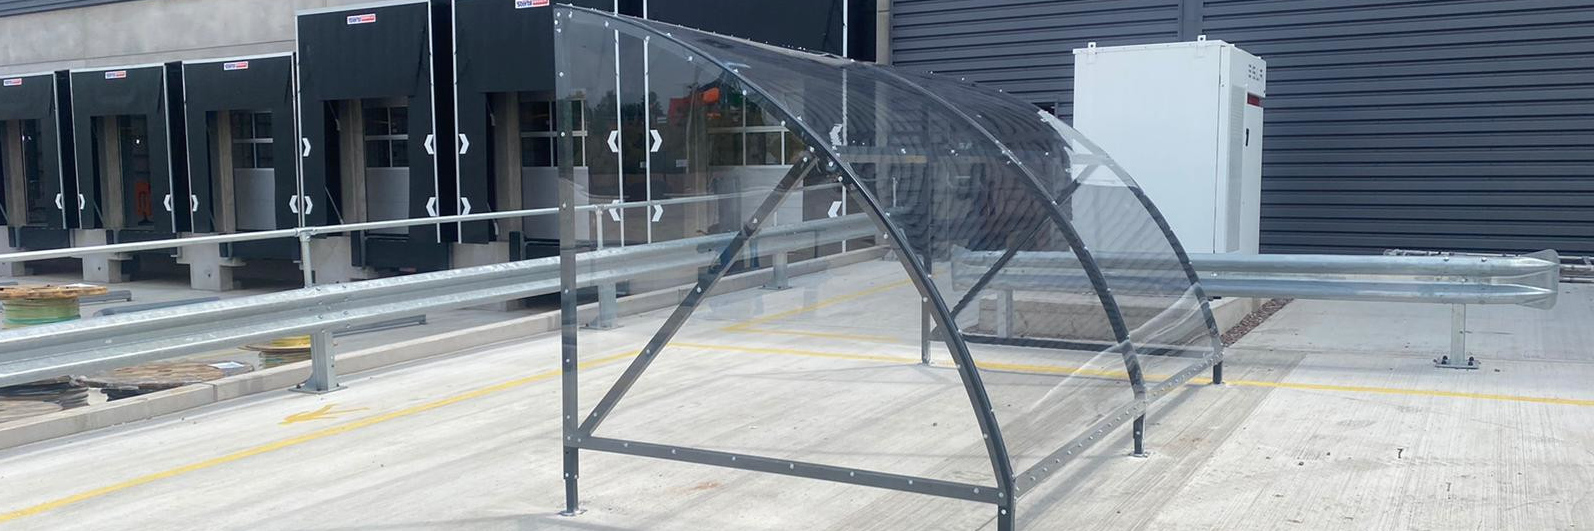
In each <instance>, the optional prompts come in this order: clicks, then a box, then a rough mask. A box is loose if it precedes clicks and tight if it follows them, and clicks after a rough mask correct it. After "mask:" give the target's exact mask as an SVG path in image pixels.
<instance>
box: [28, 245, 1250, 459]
mask: <svg viewBox="0 0 1594 531" xmlns="http://www.w3.org/2000/svg"><path fill="white" fill-rule="evenodd" d="M884 254H885V249H884V248H879V247H875V248H869V249H863V250H859V251H852V252H849V253H845V254H840V255H835V256H831V257H827V258H825V259H820V260H807V261H803V262H798V263H794V264H791V265H790V266H789V268H788V275H789V276H791V277H798V276H802V275H808V274H813V273H818V272H821V271H824V270H827V269H831V268H836V267H841V266H845V265H850V264H855V263H859V262H865V261H869V260H877V259H879V258H880V257H881V256H883V255H884ZM770 276H771V272H770V271H769V270H760V271H753V272H749V273H742V274H738V275H734V276H727V277H725V279H723V280H722V281H721V282H720V284H719V285H718V286H717V287H716V290H723V291H738V290H747V289H757V288H758V287H760V286H763V285H764V284H765V283H767V282H768V281H769V279H770ZM690 289H691V287H690V286H682V287H674V288H666V289H661V290H656V291H651V292H648V293H641V294H637V295H632V296H629V297H624V298H621V299H620V300H619V313H620V315H636V314H639V313H643V312H648V311H653V310H658V309H663V308H669V307H673V306H675V305H677V304H680V302H681V300H682V299H684V298H685V297H686V293H687V291H688V290H690ZM579 311H580V315H581V320H582V322H586V321H587V320H590V319H592V318H593V317H595V316H596V315H597V312H598V308H597V304H596V303H593V304H586V305H583V306H582V307H581V308H580V310H579ZM1241 315H1244V314H1243V313H1242V314H1241ZM558 329H559V312H558V311H557V310H556V311H550V312H543V313H539V314H536V315H529V316H525V317H519V318H515V319H510V320H506V321H502V322H498V323H492V324H487V325H482V326H478V327H474V328H468V329H464V330H456V331H452V332H444V333H440V334H436V335H431V336H426V337H421V338H416V339H412V340H409V341H403V342H399V343H394V344H390V345H384V346H380V347H373V348H368V349H364V350H358V351H353V352H347V353H339V354H338V356H337V363H338V372H339V373H341V374H354V373H358V372H363V371H369V370H374V369H380V368H384V367H390V366H393V365H398V364H401V363H406V362H410V361H415V360H420V359H424V358H429V357H433V356H439V355H446V354H452V353H456V352H459V351H462V350H467V349H474V348H480V347H486V346H489V345H493V344H497V343H504V342H508V341H515V340H520V339H524V338H525V337H526V336H530V335H535V334H541V333H546V332H552V331H556V330H558ZM309 377H310V362H308V361H302V362H297V363H292V364H288V365H283V366H281V367H274V368H270V369H264V370H259V371H254V372H250V373H246V374H240V375H237V376H229V377H226V378H222V379H219V380H214V381H211V382H206V383H202V384H195V385H190V386H185V387H179V388H176V389H168V390H165V391H159V392H155V393H150V394H147V395H142V396H137V397H133V398H127V399H123V400H117V401H115V402H106V403H103V404H95V405H92V406H88V407H82V408H77V409H69V410H65V411H59V412H56V413H51V414H48V415H40V416H38V417H33V418H27V419H22V420H17V421H12V422H8V423H5V424H0V449H6V448H14V447H17V446H22V445H25V444H31V443H35V442H41V441H47V440H50V439H55V438H59V437H65V436H69V435H75V434H78V433H83V432H87V431H92V430H97V429H101V428H108V427H111V426H116V425H120V424H126V423H129V422H136V421H140V420H147V419H151V418H154V417H158V416H161V415H169V414H172V413H178V412H181V411H185V410H189V409H193V408H197V407H200V406H205V405H209V404H214V403H216V402H220V401H223V400H230V399H234V398H240V397H245V396H250V395H254V394H259V393H264V392H268V391H278V390H282V389H288V388H291V387H293V386H294V385H297V384H299V383H300V382H303V381H305V379H307V378H309Z"/></svg>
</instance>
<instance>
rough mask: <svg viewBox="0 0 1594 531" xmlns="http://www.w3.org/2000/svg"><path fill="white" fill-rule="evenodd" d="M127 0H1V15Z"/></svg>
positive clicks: (125, 0)
mask: <svg viewBox="0 0 1594 531" xmlns="http://www.w3.org/2000/svg"><path fill="white" fill-rule="evenodd" d="M127 1H129V0H0V17H4V16H10V15H21V14H23V13H37V12H40V11H51V10H56V9H70V8H74V7H88V6H97V5H100V4H109V3H112V2H127Z"/></svg>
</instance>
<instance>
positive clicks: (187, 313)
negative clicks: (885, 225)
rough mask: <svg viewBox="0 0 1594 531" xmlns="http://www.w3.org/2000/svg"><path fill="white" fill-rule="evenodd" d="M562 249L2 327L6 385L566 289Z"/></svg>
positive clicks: (862, 229) (851, 230)
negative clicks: (561, 274) (490, 262)
mask: <svg viewBox="0 0 1594 531" xmlns="http://www.w3.org/2000/svg"><path fill="white" fill-rule="evenodd" d="M875 233H876V229H875V227H874V224H873V222H871V221H870V220H869V219H868V218H867V217H866V216H863V215H849V216H842V217H837V218H831V219H825V220H818V221H805V222H800V223H791V224H787V225H777V226H774V227H770V228H767V229H764V230H763V231H761V232H760V233H759V234H757V235H756V236H754V237H753V242H754V244H755V245H756V247H750V248H749V251H748V252H747V253H745V254H744V256H747V255H752V254H755V253H756V254H757V255H758V256H767V255H770V254H774V253H778V252H784V251H795V250H800V249H805V248H811V247H813V246H814V245H819V244H828V243H835V242H840V241H845V240H852V239H857V238H863V237H868V236H870V235H874V234H875ZM732 236H733V235H732V234H720V235H713V236H699V237H694V238H686V239H680V240H672V241H668V242H660V243H652V244H641V245H634V246H629V247H615V248H609V249H602V250H597V251H592V252H587V253H582V254H581V255H579V256H578V259H577V260H578V263H577V266H578V267H579V268H580V270H581V271H582V274H581V278H580V283H581V285H582V286H595V285H600V284H605V283H614V282H622V281H625V280H630V279H634V278H637V277H642V276H646V275H650V274H657V273H661V272H668V271H675V270H689V269H693V268H697V267H701V266H705V265H710V264H713V263H715V258H716V257H717V253H718V250H719V248H720V247H723V246H724V245H725V244H726V243H728V242H729V241H730V240H731V238H732ZM559 289H560V286H559V259H558V257H548V258H539V259H535V260H525V261H520V262H512V263H506V264H494V265H488V266H480V267H472V268H466V269H455V270H449V271H439V272H434V273H422V274H416V275H409V276H402V277H392V278H383V279H377V280H367V281H360V282H350V283H344V284H332V285H324V286H316V287H312V288H304V289H297V290H291V291H284V292H278V293H270V294H265V295H255V296H249V297H239V298H235V299H226V300H222V301H218V302H210V303H201V304H193V305H188V306H182V307H177V308H167V309H160V310H151V311H147V312H139V313H134V314H126V315H117V316H111V317H103V318H92V319H83V320H78V321H71V322H66V323H58V324H51V325H43V326H35V327H30V328H23V329H16V330H8V331H5V332H0V386H5V385H14V384H19V383H26V382H31V381H37V380H41V379H45V378H53V377H59V376H68V375H74V374H79V375H80V374H87V373H91V372H94V371H99V370H105V369H110V368H115V367H122V366H127V365H132V364H137V363H144V362H149V361H154V360H160V359H166V358H172V357H176V356H182V355H187V354H193V353H199V352H205V351H208V350H211V349H216V348H227V347H234V346H239V345H243V344H245V343H249V342H251V341H259V340H265V339H270V338H278V337H283V336H289V335H303V334H307V333H314V332H320V331H333V332H336V331H340V330H344V329H348V328H351V327H355V326H359V325H363V324H369V323H376V322H382V321H386V320H391V319H395V318H400V317H407V316H413V315H419V314H425V313H427V312H434V311H439V310H446V309H452V308H463V307H468V306H477V305H481V304H486V303H491V302H497V301H504V300H512V299H519V298H524V297H532V296H537V295H545V294H550V293H556V292H558V291H559Z"/></svg>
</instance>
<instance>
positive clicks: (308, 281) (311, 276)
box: [299, 232, 315, 288]
mask: <svg viewBox="0 0 1594 531" xmlns="http://www.w3.org/2000/svg"><path fill="white" fill-rule="evenodd" d="M310 263H311V262H310V233H308V232H301V233H299V269H300V270H302V271H304V287H307V288H308V287H310V286H314V285H315V270H314V268H313V266H311V265H310Z"/></svg>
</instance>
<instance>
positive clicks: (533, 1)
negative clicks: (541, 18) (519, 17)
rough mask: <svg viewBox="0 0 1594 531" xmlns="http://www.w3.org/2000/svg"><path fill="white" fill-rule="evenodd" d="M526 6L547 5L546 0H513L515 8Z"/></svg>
mask: <svg viewBox="0 0 1594 531" xmlns="http://www.w3.org/2000/svg"><path fill="white" fill-rule="evenodd" d="M528 7H548V0H515V9H525V8H528Z"/></svg>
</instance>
